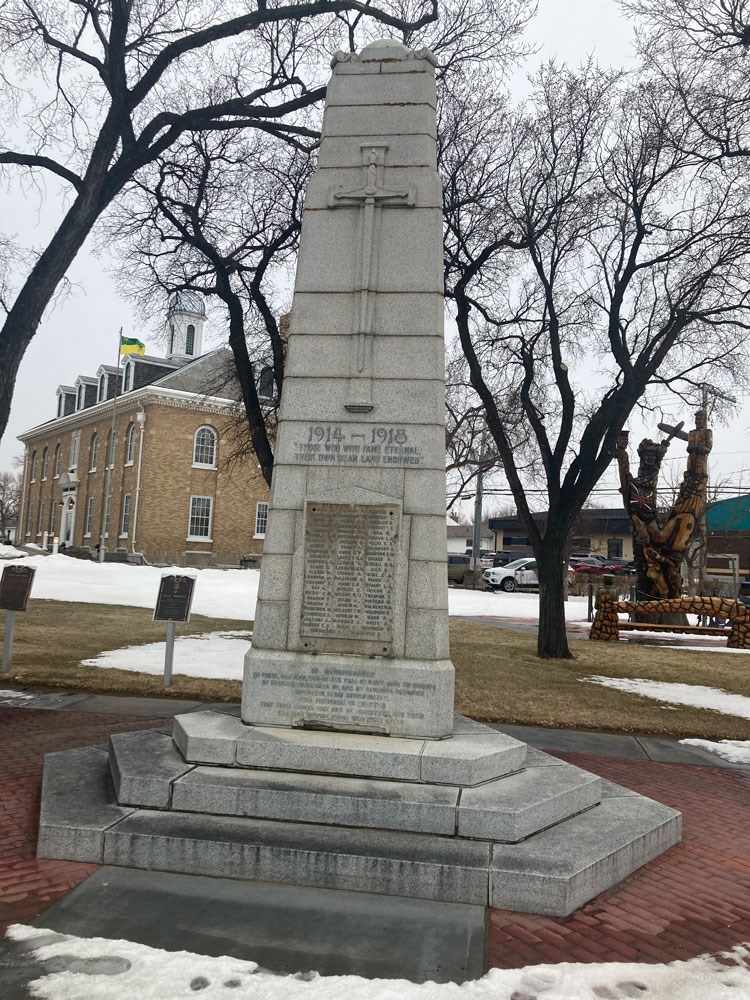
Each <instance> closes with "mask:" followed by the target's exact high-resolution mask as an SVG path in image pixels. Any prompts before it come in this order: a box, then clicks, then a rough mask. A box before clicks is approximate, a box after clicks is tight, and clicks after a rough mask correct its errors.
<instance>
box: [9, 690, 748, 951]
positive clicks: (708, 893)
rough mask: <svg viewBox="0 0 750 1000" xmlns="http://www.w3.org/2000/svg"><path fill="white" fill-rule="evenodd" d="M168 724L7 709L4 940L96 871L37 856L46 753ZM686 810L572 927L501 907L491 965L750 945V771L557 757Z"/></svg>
mask: <svg viewBox="0 0 750 1000" xmlns="http://www.w3.org/2000/svg"><path fill="white" fill-rule="evenodd" d="M168 723H169V720H160V719H154V718H142V717H132V716H128V717H125V716H116V715H94V714H87V713H82V712H55V711H36V710H31V709H20V708H0V934H1V933H3V932H4V931H5V928H6V927H7V925H8V924H10V923H15V922H21V923H24V922H28V921H30V920H33V919H34V917H36V916H38V915H39V914H41V913H43V912H44V910H45V909H46V908H47V907H48V906H50V905H51V904H52V903H54V902H55V901H56V900H58V899H59V898H60V897H62V896H64V895H65V894H66V893H67V892H69V891H70V890H71V889H72V888H74V887H75V886H76V885H78V884H79V883H80V882H82V881H83V880H84V879H85V878H86V877H87V876H88V875H89V874H91V872H93V871H94V870H95V866H94V865H86V864H78V863H73V862H65V861H45V860H41V859H37V858H36V857H35V845H36V836H37V826H38V815H39V793H40V785H41V775H42V762H43V757H44V754H45V753H49V752H51V751H54V750H67V749H70V748H72V747H77V746H89V745H92V744H96V743H99V744H102V743H106V740H107V737H108V736H109V734H110V733H116V732H126V731H128V730H133V729H149V728H156V727H158V726H162V725H165V724H168ZM558 756H560V757H564V759H566V760H569V761H570V762H571V763H574V764H578V765H579V766H581V767H584V768H586V769H587V770H590V771H593V772H595V773H596V774H600V775H602V777H605V778H609V779H610V780H612V781H616V782H617V783H618V784H621V785H624V786H626V787H628V788H632V789H633V790H634V791H637V792H641V793H642V794H644V795H649V796H651V797H653V798H655V799H658V800H659V801H660V802H664V803H666V804H667V805H670V806H673V807H674V808H676V809H679V810H681V811H682V813H683V816H684V840H683V843H682V844H680V845H679V846H677V847H675V848H673V849H672V850H671V851H669V852H668V853H667V854H665V855H662V856H661V857H660V858H658V859H657V860H656V861H654V862H652V863H651V864H650V865H648V866H646V868H644V869H642V870H641V871H639V872H636V873H635V874H634V875H632V876H631V877H630V878H629V879H627V880H626V881H625V882H623V883H621V884H620V885H619V886H617V887H616V888H614V889H612V890H610V891H609V892H607V893H603V894H602V895H601V896H598V897H597V898H596V899H594V900H592V902H591V903H589V904H588V905H587V906H585V907H583V909H581V910H579V911H577V912H576V913H575V914H573V915H572V916H571V917H568V918H566V919H556V918H551V917H536V916H529V915H523V914H517V913H510V912H507V911H504V910H494V911H493V912H492V914H491V920H490V935H489V956H490V964H491V965H494V966H498V967H500V968H517V967H520V966H524V965H530V964H538V963H542V962H564V961H579V962H602V961H615V962H621V961H645V962H656V961H659V962H664V961H672V960H674V959H684V958H690V957H692V956H694V955H699V954H702V953H704V952H717V951H722V950H725V949H728V948H731V947H732V946H733V945H735V944H738V943H740V942H746V941H750V773H749V772H744V771H731V770H724V769H722V770H719V769H718V768H710V767H696V766H686V765H681V764H657V763H654V762H653V761H640V760H639V761H634V760H623V759H621V758H614V757H603V756H590V755H585V754H575V753H565V754H563V753H560V754H558Z"/></svg>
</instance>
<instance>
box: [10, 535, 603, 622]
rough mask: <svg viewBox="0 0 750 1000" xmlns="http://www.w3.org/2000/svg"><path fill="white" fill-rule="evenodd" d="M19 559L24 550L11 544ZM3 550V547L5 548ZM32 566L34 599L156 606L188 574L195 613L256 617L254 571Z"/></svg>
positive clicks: (465, 600) (475, 599) (574, 613)
mask: <svg viewBox="0 0 750 1000" xmlns="http://www.w3.org/2000/svg"><path fill="white" fill-rule="evenodd" d="M5 547H6V548H9V549H10V550H11V551H12V552H15V553H16V555H18V554H19V553H18V550H17V549H14V548H13V547H12V546H5ZM1 548H3V547H2V546H0V549H1ZM26 565H27V566H34V567H35V568H36V571H37V572H36V576H35V578H34V587H33V590H32V595H31V596H32V597H34V598H37V599H45V600H53V601H81V602H83V603H86V604H122V605H129V606H131V607H138V608H153V607H154V605H155V603H156V595H157V593H158V590H159V581H160V579H161V578H162V576H164V575H166V574H172V573H177V574H179V573H185V574H188V575H189V576H194V577H196V584H195V595H194V597H193V607H192V610H193V611H194V612H195V613H196V614H198V615H208V616H209V617H212V618H233V619H236V620H243V621H250V620H252V618H253V616H254V615H255V602H256V600H257V597H258V581H259V579H260V573H259V571H258V570H253V569H225V570H224V569H181V568H180V567H178V566H170V567H169V568H160V567H156V566H130V565H128V564H127V563H98V562H94V561H93V560H88V559H71V558H70V556H61V555H56V556H29V557H28V558H27V559H26ZM448 601H449V608H450V614H452V615H472V616H481V615H490V616H501V617H503V618H524V619H536V618H538V616H539V596H538V595H537V594H493V593H490V592H489V591H483V590H454V589H451V590H449V592H448ZM587 608H588V605H587V602H586V598H584V597H572V598H571V599H570V600H569V601H567V602H566V605H565V616H566V618H567V619H568V620H570V621H583V620H585V618H586V612H587Z"/></svg>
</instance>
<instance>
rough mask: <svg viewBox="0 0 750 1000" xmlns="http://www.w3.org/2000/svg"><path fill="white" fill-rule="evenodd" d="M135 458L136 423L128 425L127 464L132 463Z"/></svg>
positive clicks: (126, 442)
mask: <svg viewBox="0 0 750 1000" xmlns="http://www.w3.org/2000/svg"><path fill="white" fill-rule="evenodd" d="M134 458H135V424H131V425H130V426H129V427H128V433H127V435H126V436H125V465H132V464H133V459H134Z"/></svg>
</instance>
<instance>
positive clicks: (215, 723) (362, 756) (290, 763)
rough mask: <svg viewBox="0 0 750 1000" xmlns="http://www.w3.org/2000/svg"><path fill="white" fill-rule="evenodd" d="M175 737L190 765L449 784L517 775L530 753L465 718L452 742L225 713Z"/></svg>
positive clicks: (178, 722)
mask: <svg viewBox="0 0 750 1000" xmlns="http://www.w3.org/2000/svg"><path fill="white" fill-rule="evenodd" d="M173 737H174V741H175V743H176V745H177V747H178V748H179V750H180V753H181V754H182V756H183V757H184V758H185V760H186V761H188V762H189V763H191V764H217V765H223V766H225V767H251V768H267V769H270V770H275V771H307V772H315V773H317V774H338V775H347V776H351V777H369V778H387V779H392V780H398V781H420V782H426V783H428V784H444V785H478V784H481V783H483V782H485V781H490V780H491V779H492V778H499V777H501V776H502V775H504V774H510V773H511V772H512V771H518V770H520V769H521V768H522V767H523V765H524V761H525V759H526V750H527V747H526V744H525V743H522V742H521V741H520V740H517V739H515V738H514V737H512V736H507V735H506V734H505V733H500V732H498V731H497V730H495V729H491V728H490V727H489V726H485V725H482V723H478V722H473V721H472V720H470V719H463V718H462V717H460V716H459V717H457V720H456V723H455V725H454V735H453V736H450V737H447V738H446V739H442V740H422V739H406V738H403V737H383V736H368V735H362V734H357V733H341V732H329V731H325V730H309V729H287V728H283V727H262V726H247V725H245V724H244V723H243V722H242V721H241V720H240V719H238V718H236V717H234V716H230V715H223V714H222V713H220V712H192V713H190V714H187V715H178V716H176V717H175V719H174V729H173Z"/></svg>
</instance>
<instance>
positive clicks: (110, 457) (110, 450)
mask: <svg viewBox="0 0 750 1000" xmlns="http://www.w3.org/2000/svg"><path fill="white" fill-rule="evenodd" d="M116 445H117V435H116V434H115V432H114V431H110V432H109V437H108V438H107V468H108V469H114V467H115V446H116Z"/></svg>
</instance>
